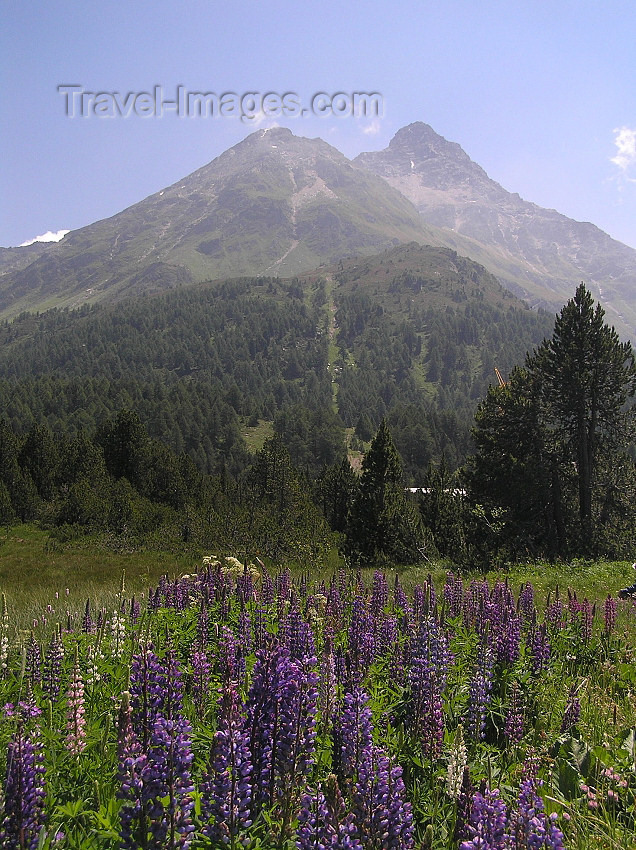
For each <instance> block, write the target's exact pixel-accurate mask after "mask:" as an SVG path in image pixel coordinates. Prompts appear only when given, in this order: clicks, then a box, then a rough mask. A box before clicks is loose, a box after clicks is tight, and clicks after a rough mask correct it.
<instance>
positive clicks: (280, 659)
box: [247, 646, 318, 829]
mask: <svg viewBox="0 0 636 850" xmlns="http://www.w3.org/2000/svg"><path fill="white" fill-rule="evenodd" d="M317 682H318V677H317V675H316V674H315V673H314V672H312V671H311V670H310V669H308V666H307V665H306V664H303V663H302V662H300V661H294V660H293V659H292V658H291V657H290V654H289V650H288V649H287V648H286V647H284V646H277V647H275V648H274V649H273V650H272V651H270V652H268V651H266V650H260V651H259V653H258V654H257V658H256V665H255V667H254V672H253V676H252V684H251V687H250V691H249V695H248V700H247V717H248V724H249V731H250V751H251V755H252V765H253V771H254V781H253V808H254V809H255V810H258V809H260V808H262V807H263V806H273V805H276V806H277V807H278V808H279V809H281V810H282V824H283V829H285V828H286V827H287V825H288V824H289V820H290V817H291V814H292V811H291V809H292V807H293V805H294V804H295V802H296V799H297V797H298V795H299V794H300V793H302V786H303V782H304V779H305V777H306V776H307V774H308V772H309V770H310V768H311V766H312V764H313V754H314V750H315V736H316V704H317V699H318V690H317Z"/></svg>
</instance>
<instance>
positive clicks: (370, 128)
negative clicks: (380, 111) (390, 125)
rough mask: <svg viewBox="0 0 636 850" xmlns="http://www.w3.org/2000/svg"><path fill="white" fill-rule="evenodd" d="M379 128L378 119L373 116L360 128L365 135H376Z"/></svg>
mask: <svg viewBox="0 0 636 850" xmlns="http://www.w3.org/2000/svg"><path fill="white" fill-rule="evenodd" d="M380 129H381V128H380V119H379V118H374V119H373V121H372V122H371V123H370V124H367V126H366V127H363V128H362V132H363V133H364V134H365V136H376V135H377V134H378V133H379V132H380Z"/></svg>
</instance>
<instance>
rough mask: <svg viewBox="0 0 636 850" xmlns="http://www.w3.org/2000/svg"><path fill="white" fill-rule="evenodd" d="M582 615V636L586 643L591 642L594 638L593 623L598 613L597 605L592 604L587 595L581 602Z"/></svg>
mask: <svg viewBox="0 0 636 850" xmlns="http://www.w3.org/2000/svg"><path fill="white" fill-rule="evenodd" d="M579 611H580V617H581V637H582V638H583V641H584V642H585V643H589V642H590V640H591V639H592V625H593V623H594V615H595V614H596V605H594V606H591V605H590V602H589V599H587V597H586V598H585V599H584V600H583V602H581V604H580V607H579Z"/></svg>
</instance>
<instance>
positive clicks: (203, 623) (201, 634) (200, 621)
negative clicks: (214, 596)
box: [197, 598, 210, 648]
mask: <svg viewBox="0 0 636 850" xmlns="http://www.w3.org/2000/svg"><path fill="white" fill-rule="evenodd" d="M209 626H210V621H209V615H208V609H207V607H206V604H205V600H204V599H203V598H202V599H201V605H200V606H199V613H198V615H197V643H198V644H199V646H200V647H202V648H203V647H206V646H207V645H208V638H209Z"/></svg>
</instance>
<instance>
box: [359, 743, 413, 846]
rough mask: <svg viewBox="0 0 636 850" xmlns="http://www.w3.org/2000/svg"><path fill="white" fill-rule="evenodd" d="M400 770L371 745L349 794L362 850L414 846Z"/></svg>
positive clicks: (379, 749)
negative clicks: (351, 798)
mask: <svg viewBox="0 0 636 850" xmlns="http://www.w3.org/2000/svg"><path fill="white" fill-rule="evenodd" d="M405 796H406V794H405V788H404V782H403V780H402V768H401V767H397V766H392V765H391V762H390V760H389V758H388V756H387V755H386V754H385V752H384V751H383V750H382V749H381V748H380V747H377V746H375V745H373V744H371V745H370V746H369V747H367V748H366V749H365V751H364V753H363V758H362V761H361V763H360V766H359V768H358V779H357V782H356V784H355V787H354V791H353V812H354V815H355V818H356V826H357V834H358V837H359V838H360V843H361V844H362V846H363V847H364V848H365V850H410V848H412V847H414V846H415V844H414V840H413V814H412V812H411V806H410V803H408V802H407V801H406V800H405Z"/></svg>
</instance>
